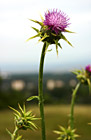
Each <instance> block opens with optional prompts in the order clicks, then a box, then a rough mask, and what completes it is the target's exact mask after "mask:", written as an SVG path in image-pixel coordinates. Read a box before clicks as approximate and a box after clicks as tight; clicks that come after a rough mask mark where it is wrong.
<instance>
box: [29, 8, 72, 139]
mask: <svg viewBox="0 0 91 140" xmlns="http://www.w3.org/2000/svg"><path fill="white" fill-rule="evenodd" d="M30 20H31V21H33V22H35V23H37V24H39V25H40V29H37V28H35V27H32V28H33V29H34V30H35V31H36V32H37V34H36V35H35V36H33V37H30V38H29V39H28V40H31V39H33V38H35V37H39V40H38V41H39V42H40V41H42V42H43V49H42V53H41V58H40V67H39V80H38V96H35V97H34V96H33V97H30V98H29V99H28V101H29V100H31V99H34V98H37V99H38V101H39V107H40V117H41V129H42V140H46V134H45V118H44V97H43V65H44V58H45V54H46V52H47V50H48V47H49V45H51V44H54V45H55V46H56V52H57V54H58V47H60V48H62V46H61V44H60V42H59V41H60V40H61V39H63V40H64V41H66V42H67V43H68V44H69V45H70V46H72V44H71V43H70V42H69V41H68V40H67V38H66V37H65V36H64V35H63V33H65V32H68V33H72V32H71V31H68V30H67V29H66V28H67V27H68V26H69V24H70V23H69V18H68V16H67V15H66V14H65V13H63V12H62V11H58V10H57V9H56V10H55V9H53V10H48V11H47V12H46V13H45V18H43V17H42V16H41V22H40V21H37V20H32V19H30ZM28 40H27V41H28Z"/></svg>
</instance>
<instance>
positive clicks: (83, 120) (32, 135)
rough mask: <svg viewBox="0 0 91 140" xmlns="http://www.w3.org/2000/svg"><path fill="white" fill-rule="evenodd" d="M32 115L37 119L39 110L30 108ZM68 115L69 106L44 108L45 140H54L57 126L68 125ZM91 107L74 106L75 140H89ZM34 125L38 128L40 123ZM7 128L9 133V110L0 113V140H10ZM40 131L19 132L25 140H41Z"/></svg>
mask: <svg viewBox="0 0 91 140" xmlns="http://www.w3.org/2000/svg"><path fill="white" fill-rule="evenodd" d="M30 109H32V110H33V112H34V114H36V116H38V117H39V110H38V108H37V107H36V106H31V107H30ZM69 113H70V106H69V105H66V106H65V105H53V106H51V105H50V106H45V118H46V135H47V140H56V139H57V136H58V135H56V134H54V133H53V130H58V125H63V126H66V127H67V125H68V119H69V117H68V116H69ZM88 122H91V106H76V107H75V127H76V129H77V131H76V133H78V134H79V135H80V137H79V138H78V139H77V140H91V125H88ZM36 124H37V125H39V126H40V121H36ZM6 128H8V129H9V130H10V131H11V132H12V131H13V130H14V124H13V113H12V111H11V110H4V111H0V140H10V137H9V135H8V134H7V132H6ZM40 130H41V129H40V128H39V130H37V131H35V132H32V131H30V130H27V131H21V132H20V134H22V135H23V138H24V139H25V140H41V131H40Z"/></svg>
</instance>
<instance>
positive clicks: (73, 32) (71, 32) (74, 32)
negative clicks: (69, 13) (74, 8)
mask: <svg viewBox="0 0 91 140" xmlns="http://www.w3.org/2000/svg"><path fill="white" fill-rule="evenodd" d="M64 32H68V33H75V32H72V31H69V30H65V31H64Z"/></svg>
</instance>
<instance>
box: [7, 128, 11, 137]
mask: <svg viewBox="0 0 91 140" xmlns="http://www.w3.org/2000/svg"><path fill="white" fill-rule="evenodd" d="M6 131H7V132H8V134H9V135H10V136H11V137H12V133H11V132H10V131H9V130H8V129H7V128H6Z"/></svg>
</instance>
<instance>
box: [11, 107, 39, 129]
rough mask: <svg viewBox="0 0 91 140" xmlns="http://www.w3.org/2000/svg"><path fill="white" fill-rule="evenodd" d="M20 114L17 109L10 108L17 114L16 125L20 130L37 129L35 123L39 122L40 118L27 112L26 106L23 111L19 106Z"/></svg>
mask: <svg viewBox="0 0 91 140" xmlns="http://www.w3.org/2000/svg"><path fill="white" fill-rule="evenodd" d="M18 106H19V109H20V112H19V111H17V110H16V109H14V108H12V107H10V108H11V109H12V110H13V111H14V112H15V113H14V116H15V124H16V126H17V128H18V129H22V130H27V129H31V130H34V129H37V126H36V125H35V123H34V122H33V121H35V120H39V118H36V117H35V115H33V114H32V111H27V112H26V109H25V105H24V106H23V109H22V108H21V106H20V105H19V104H18Z"/></svg>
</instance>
